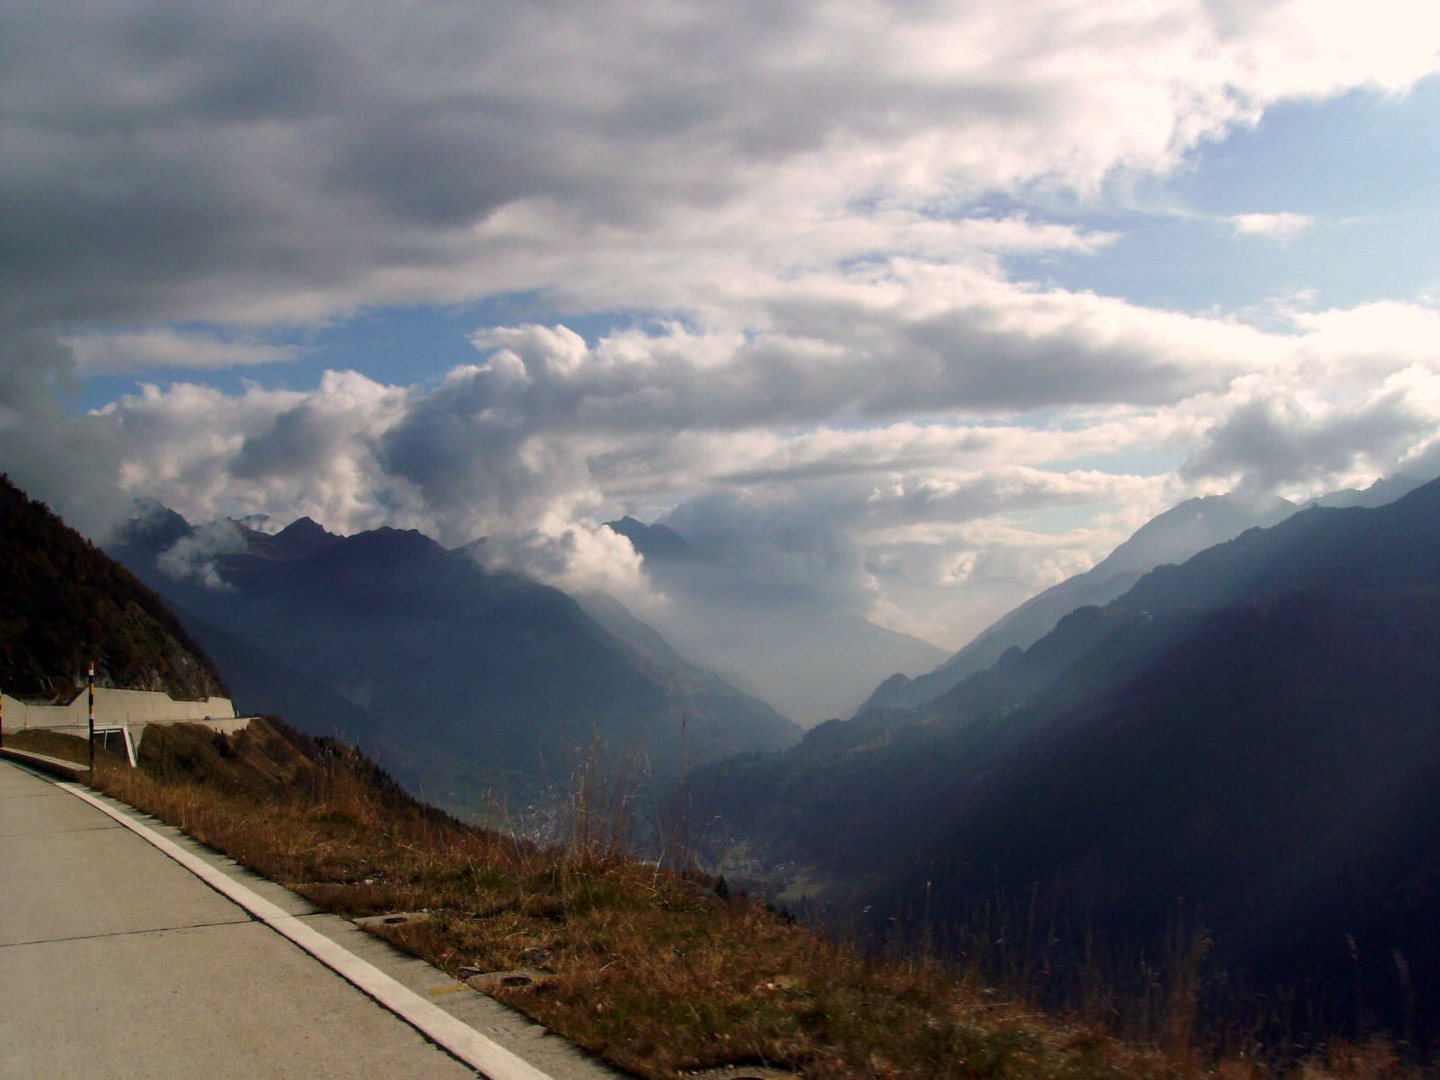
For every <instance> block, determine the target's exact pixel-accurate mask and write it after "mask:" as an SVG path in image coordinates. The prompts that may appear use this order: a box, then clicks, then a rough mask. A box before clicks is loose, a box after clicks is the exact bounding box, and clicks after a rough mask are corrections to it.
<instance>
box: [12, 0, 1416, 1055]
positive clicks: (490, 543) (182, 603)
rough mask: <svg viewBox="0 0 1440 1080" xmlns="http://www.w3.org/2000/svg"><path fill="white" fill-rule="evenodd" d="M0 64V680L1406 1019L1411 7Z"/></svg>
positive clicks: (120, 4) (483, 15)
mask: <svg viewBox="0 0 1440 1080" xmlns="http://www.w3.org/2000/svg"><path fill="white" fill-rule="evenodd" d="M0 85H3V86H4V88H5V91H4V102H3V105H0V146H3V147H4V150H5V152H4V153H3V154H0V220H3V221H4V222H5V224H6V241H5V243H4V244H0V472H3V473H4V474H5V476H6V477H7V479H6V481H5V485H6V486H5V490H4V495H5V499H6V500H7V506H8V508H9V509H8V510H7V513H9V514H10V515H11V517H12V518H13V520H14V521H15V522H17V523H21V522H23V523H24V525H23V528H22V527H20V525H18V524H17V525H16V527H15V529H14V531H13V535H9V536H6V537H0V542H3V544H4V545H6V549H7V555H6V558H7V559H8V560H9V562H7V563H6V565H7V566H8V567H9V571H8V573H9V577H8V578H7V580H6V581H5V582H3V585H4V587H5V589H6V590H7V594H8V595H11V596H12V597H13V598H14V599H15V604H14V605H12V610H11V611H9V612H4V613H0V644H3V646H4V650H5V651H4V653H3V656H0V659H3V662H4V664H5V672H6V678H7V679H13V680H15V682H14V683H13V685H12V684H11V683H9V682H7V683H6V684H5V685H4V687H3V688H4V689H5V691H6V692H7V693H9V692H11V690H12V688H13V689H15V690H16V691H17V692H23V694H24V695H26V696H27V697H29V698H33V699H35V700H37V701H38V700H39V699H45V700H47V701H49V700H58V699H60V698H62V697H64V696H65V695H67V694H72V693H74V692H76V690H77V688H78V687H79V686H80V685H81V684H80V682H78V681H77V680H79V679H80V668H81V666H82V665H84V664H86V663H88V661H89V659H98V661H99V662H100V664H101V668H102V678H104V679H106V680H109V681H110V682H113V683H114V684H116V685H120V684H133V685H134V686H136V687H144V688H147V689H157V688H173V689H176V690H178V691H179V692H182V693H186V694H190V695H192V696H203V693H202V692H203V691H205V688H207V687H208V688H210V689H214V688H215V687H217V686H220V685H223V686H225V687H226V688H227V689H228V691H229V692H230V693H232V694H233V696H234V698H235V699H236V700H237V701H238V702H239V703H240V704H241V706H242V708H244V709H246V710H253V711H257V712H264V713H273V714H276V715H279V716H281V717H284V718H285V719H287V720H288V721H289V722H291V723H293V724H294V725H296V726H297V727H298V728H300V729H303V731H304V732H308V733H309V734H310V735H324V736H336V737H340V738H342V739H345V740H348V741H351V742H354V743H357V744H359V746H360V747H361V748H362V749H363V750H364V751H365V753H366V754H369V755H373V757H374V758H375V759H376V760H377V761H378V762H379V763H380V764H381V765H382V766H383V767H384V769H385V770H387V771H388V772H389V773H391V774H392V775H393V776H394V777H395V778H396V779H397V780H398V782H399V783H400V784H402V785H403V786H404V787H405V788H406V789H407V790H408V791H409V792H410V793H412V794H413V795H415V796H417V797H420V798H423V799H424V800H425V801H428V802H431V803H434V804H436V805H438V806H440V807H442V808H443V809H445V810H447V811H449V812H452V813H454V814H456V815H458V816H460V817H462V818H465V819H468V820H480V819H482V818H483V819H485V820H487V821H495V820H498V819H502V818H504V817H505V816H506V815H511V817H510V820H511V821H512V823H516V824H517V827H519V826H520V825H521V824H523V827H524V828H529V825H530V821H529V819H524V821H523V823H522V818H524V815H525V814H527V813H530V812H532V811H533V812H535V814H537V815H538V817H539V818H543V819H546V820H548V821H549V822H550V823H551V824H553V823H554V821H555V820H556V819H557V818H556V816H557V815H558V814H559V809H558V808H559V807H561V806H562V805H563V803H564V799H565V794H564V792H565V790H566V785H567V784H569V783H571V781H572V780H573V778H574V777H575V775H576V773H577V767H578V768H579V769H580V771H581V772H583V768H584V766H583V763H584V762H585V761H586V760H587V755H588V760H590V761H592V762H593V761H594V760H595V759H596V758H598V757H601V756H603V757H605V758H606V759H607V760H608V761H609V762H611V763H612V764H614V765H615V766H616V767H617V769H618V770H619V771H620V772H622V773H627V774H628V775H629V776H631V778H633V779H634V780H635V786H636V792H637V794H636V796H635V799H634V800H633V802H630V803H625V805H626V807H627V812H628V809H635V810H636V813H637V816H638V817H640V818H642V819H643V821H644V824H643V827H642V828H641V829H640V830H639V831H640V832H641V833H643V834H644V836H643V837H642V838H641V839H640V840H637V844H639V845H648V846H646V847H645V848H644V854H645V856H646V857H652V856H653V857H655V858H660V856H659V855H658V854H657V852H658V851H659V850H660V848H661V847H662V846H663V845H662V839H663V838H662V834H666V835H668V834H669V833H671V832H673V833H674V834H675V835H677V836H678V835H680V834H681V833H683V834H685V836H686V842H685V843H684V844H680V843H679V842H678V841H675V842H674V843H672V841H671V840H670V839H664V844H669V845H671V846H670V847H667V848H666V851H667V852H668V853H669V854H667V855H666V856H665V857H667V858H668V857H670V856H671V855H673V851H672V850H671V849H672V848H677V847H683V848H685V849H686V854H685V857H686V858H689V859H693V860H695V861H696V862H697V863H698V864H702V865H701V866H700V869H701V870H702V871H703V872H708V873H714V874H717V875H718V874H724V875H725V876H726V880H727V881H729V882H732V883H734V884H735V887H736V888H737V890H738V889H745V888H748V889H752V890H754V891H755V892H756V893H757V895H758V894H759V893H761V892H764V893H765V895H767V896H768V897H773V898H774V899H775V901H776V902H777V903H780V904H784V905H789V906H790V912H791V913H794V912H799V913H800V914H801V915H802V916H804V917H806V918H814V919H816V920H822V921H823V920H827V919H828V920H831V921H832V923H833V922H843V923H844V925H845V926H846V927H847V928H849V929H853V930H856V931H858V932H860V933H862V934H864V935H870V939H871V940H879V941H883V942H884V943H886V944H894V943H899V944H901V945H903V946H904V947H907V948H908V947H911V946H915V945H916V944H917V943H923V944H925V945H926V946H927V947H930V946H936V943H942V944H943V945H944V947H945V948H948V949H949V950H950V953H951V956H952V957H953V956H955V955H958V954H959V953H962V952H963V953H965V954H966V955H967V956H973V955H974V950H973V949H971V948H970V945H973V944H974V941H971V940H970V939H967V938H966V935H967V934H969V935H972V937H974V936H975V935H979V936H984V934H983V933H981V931H979V930H976V927H977V926H984V925H985V923H984V918H999V917H1001V914H1003V912H1002V909H1003V910H1004V912H1008V911H1009V910H1010V907H1007V905H1010V906H1013V903H1014V902H1015V898H1017V897H1019V896H1029V897H1030V899H1031V901H1032V904H1033V905H1034V908H1035V910H1043V911H1044V912H1046V913H1048V917H1049V918H1050V920H1051V923H1053V926H1051V925H1049V924H1047V933H1048V931H1049V929H1054V931H1055V933H1054V942H1055V943H1056V944H1055V945H1054V948H1053V950H1052V951H1047V953H1046V955H1045V957H1044V958H1043V959H1044V963H1043V964H1042V963H1040V962H1039V961H1038V960H1037V961H1036V965H1035V970H1044V971H1046V972H1047V973H1064V972H1068V973H1069V975H1068V976H1067V975H1064V974H1056V975H1055V977H1054V979H1053V980H1052V981H1050V982H1049V983H1047V985H1046V989H1045V991H1044V993H1043V994H1040V993H1038V992H1037V996H1039V997H1044V996H1045V995H1046V994H1049V995H1052V997H1055V998H1058V997H1060V996H1063V995H1064V994H1065V993H1067V992H1068V989H1069V988H1073V987H1074V985H1075V980H1078V979H1079V977H1080V975H1079V974H1077V973H1081V974H1083V973H1086V972H1090V971H1092V970H1093V969H1094V968H1095V967H1096V965H1095V964H1092V963H1091V960H1092V959H1093V957H1090V956H1089V955H1088V954H1087V953H1086V952H1085V949H1086V947H1087V945H1086V943H1087V942H1090V941H1093V940H1097V939H1099V938H1103V939H1104V941H1105V942H1106V943H1107V948H1112V949H1113V950H1114V953H1115V955H1116V956H1120V955H1122V954H1123V955H1124V956H1126V957H1130V958H1134V957H1140V958H1142V960H1143V961H1144V962H1146V963H1148V962H1149V959H1151V958H1153V957H1154V956H1155V955H1156V953H1155V950H1156V949H1157V948H1163V947H1165V946H1164V945H1163V943H1164V941H1165V940H1166V934H1167V932H1170V931H1173V929H1174V926H1175V923H1174V920H1175V919H1176V918H1177V903H1178V900H1179V898H1181V897H1183V898H1184V908H1185V912H1186V914H1185V919H1186V925H1187V926H1189V927H1190V928H1191V929H1192V930H1194V931H1195V934H1196V935H1197V936H1196V939H1195V940H1196V942H1197V945H1196V947H1197V948H1200V946H1201V945H1203V946H1204V949H1201V950H1200V951H1205V949H1208V950H1210V953H1211V955H1212V959H1213V962H1214V963H1215V965H1216V966H1217V968H1218V969H1219V970H1222V971H1224V972H1225V973H1226V975H1225V978H1226V979H1229V980H1230V981H1229V982H1226V983H1225V985H1223V986H1220V985H1218V984H1216V985H1214V986H1212V987H1210V991H1213V993H1212V996H1211V997H1209V998H1206V999H1205V1000H1206V1001H1207V1002H1209V1003H1211V1004H1215V1003H1217V1002H1220V1003H1223V1002H1224V1001H1227V1000H1229V1001H1238V1000H1241V999H1242V998H1243V999H1244V1000H1246V1001H1253V1000H1258V999H1264V1001H1265V1002H1267V1003H1268V1004H1267V1008H1268V1007H1269V1005H1270V1004H1274V1002H1275V1001H1281V1000H1282V999H1283V1002H1286V1003H1289V1004H1287V1005H1286V1008H1290V1006H1291V1005H1293V1004H1294V1002H1295V1001H1303V1002H1304V1008H1303V1009H1302V1008H1301V1007H1300V1006H1295V1007H1294V1009H1293V1010H1292V1012H1291V1013H1290V1014H1287V1015H1289V1016H1291V1018H1292V1019H1293V1018H1294V1017H1298V1016H1299V1015H1300V1014H1301V1013H1302V1012H1304V1014H1305V1017H1306V1019H1305V1021H1304V1022H1307V1023H1308V1022H1311V1021H1312V1020H1313V1023H1314V1024H1315V1025H1316V1027H1315V1029H1314V1030H1315V1031H1322V1030H1324V1031H1338V1032H1342V1033H1344V1034H1346V1035H1359V1036H1363V1035H1365V1034H1366V1033H1368V1032H1370V1031H1379V1030H1384V1031H1388V1032H1390V1033H1391V1034H1393V1035H1395V1036H1396V1037H1397V1038H1398V1039H1400V1040H1401V1041H1402V1042H1405V1043H1406V1045H1407V1046H1411V1047H1413V1048H1415V1050H1416V1052H1417V1053H1418V1052H1419V1051H1420V1049H1423V1047H1424V1045H1426V1043H1425V1040H1427V1039H1429V1040H1433V1039H1435V1038H1440V997H1437V995H1440V965H1437V961H1436V960H1435V958H1436V957H1440V939H1437V938H1436V932H1435V929H1434V928H1435V927H1437V926H1440V885H1437V878H1436V871H1435V869H1434V868H1435V867H1436V866H1437V865H1440V861H1437V858H1436V857H1437V855H1440V852H1437V851H1436V850H1435V844H1436V841H1435V839H1434V838H1435V837H1436V836H1440V802H1437V797H1436V794H1435V793H1436V792H1440V775H1437V770H1440V765H1437V763H1440V713H1437V711H1436V710H1437V705H1436V703H1437V702H1440V686H1436V684H1435V683H1436V672H1437V671H1440V666H1437V664H1436V662H1435V658H1436V657H1437V656H1440V613H1437V611H1436V597H1437V595H1440V497H1437V490H1440V489H1437V487H1436V484H1437V480H1436V477H1437V476H1440V6H1436V5H1434V4H1430V5H1426V4H1419V3H1415V2H1413V0H1373V2H1372V3H1369V4H1365V5H1357V4H1337V3H1332V2H1329V0H1255V2H1253V3H1245V4H1231V3H1223V2H1214V0H1142V2H1140V3H1127V4H1116V3H1097V4H1079V5H1077V4H1074V3H1068V2H1062V0H1018V2H1015V3H1010V4H1007V5H1005V6H1004V7H1003V9H1002V8H1001V7H999V6H997V5H995V4H993V3H990V4H987V3H981V2H975V0H939V2H935V3H927V4H902V3H885V2H859V0H857V2H853V3H841V4H836V3H819V2H809V0H802V2H797V3H791V4H786V5H783V6H775V5H770V6H763V7H762V6H756V5H745V4H741V5H735V4H703V3H692V2H689V0H654V2H652V0H626V2H625V3H617V2H612V0H591V2H588V3H583V4H579V3H563V2H562V3H558V4H546V5H524V4H520V5H489V6H485V5H479V6H477V5H473V4H469V5H467V4H449V3H433V4H425V5H420V6H414V7H406V8H404V9H397V8H396V7H395V5H393V4H379V3H373V2H371V0H339V2H337V3H332V4H323V5H315V4H304V3H298V2H295V0H275V2H272V3H268V4H265V5H262V6H259V7H257V6H255V5H240V4H234V3H223V2H222V3H217V4H207V5H193V4H189V5H187V4H176V3H174V2H172V0H93V2H87V3H84V4H74V3H60V4H20V5H18V6H17V7H16V8H15V10H13V11H7V16H6V32H5V34H4V35H3V36H0ZM30 500H35V501H34V502H33V503H32V502H31V501H30ZM41 504H43V506H44V507H49V508H50V510H53V511H54V513H55V514H58V515H59V516H60V517H61V518H63V519H64V521H65V522H66V523H68V525H69V526H72V527H73V528H74V529H76V530H78V533H79V534H80V537H83V539H81V538H79V537H76V536H74V535H72V534H70V533H68V532H66V531H64V528H63V527H62V526H61V525H60V524H59V523H58V522H55V521H53V520H52V519H51V518H50V517H47V516H46V514H48V513H49V511H43V512H42V509H41ZM52 549H53V552H52ZM110 559H113V560H114V561H115V562H116V563H119V564H121V566H123V567H124V568H128V570H129V571H130V572H131V573H133V575H134V576H135V577H136V578H138V579H139V583H137V582H134V581H131V580H130V579H129V577H128V576H126V575H125V573H124V571H122V570H121V569H120V568H119V567H117V566H115V565H114V564H113V563H111V562H110V561H109V560H110ZM66 575H69V578H73V579H75V580H76V581H80V579H81V578H83V579H84V581H85V582H86V584H85V587H84V588H81V587H80V585H78V584H77V585H76V586H75V587H74V588H73V589H72V588H71V587H70V586H68V585H57V584H55V582H56V581H57V580H58V581H62V582H63V581H66V580H68V579H67V577H66ZM87 575H88V576H87ZM92 587H93V588H94V590H96V592H97V593H98V594H99V595H101V596H102V597H103V598H104V599H102V600H97V601H94V602H93V604H94V606H95V607H96V611H97V612H98V611H101V610H102V609H103V614H95V616H94V617H93V618H92V617H91V615H92V614H94V613H92V612H88V611H86V610H84V609H85V608H86V605H87V603H90V602H89V601H85V600H83V599H80V598H83V597H84V596H85V595H87V590H89V589H91V588H92ZM47 603H49V604H50V605H51V606H52V607H53V610H54V612H55V613H56V617H57V618H58V617H59V616H60V615H63V616H64V620H65V621H66V623H67V625H68V624H71V623H73V624H74V625H78V626H82V627H83V628H84V629H83V632H81V631H76V632H75V633H74V634H72V635H70V636H68V637H67V636H66V635H62V634H60V633H59V632H58V631H55V630H53V629H51V628H49V627H48V624H47V622H46V618H47V616H46V615H45V609H46V604H47ZM77 609H78V612H77ZM86 653H94V654H96V656H94V657H87V656H86V655H84V654H86ZM206 655H208V659H204V657H205V656H206ZM212 661H213V665H212ZM547 815H549V817H548V818H546V816H547ZM682 826H683V828H682ZM537 828H538V826H537ZM522 831H523V829H522ZM537 835H538V833H537ZM728 887H729V886H728V885H727V888H728ZM716 895H718V894H716ZM1002 896H1003V897H1004V898H1005V899H1004V900H1003V901H1002V899H1001V897H1002ZM977 912H979V913H981V914H982V915H983V916H984V918H979V919H977ZM997 913H998V914H997ZM1004 917H1005V918H1009V915H1008V914H1004ZM1192 920H1193V921H1192ZM1033 923H1034V919H1033V918H1032V924H1033ZM1033 928H1034V926H1033V925H1032V929H1033ZM1092 934H1093V935H1095V937H1094V938H1092V937H1087V935H1092ZM1041 937H1042V938H1043V939H1044V940H1045V941H1050V940H1051V938H1050V937H1048V936H1046V935H1045V934H1042V935H1041ZM989 938H990V941H991V942H992V944H993V942H995V941H996V940H1002V939H1006V938H1005V935H1002V934H999V933H994V934H990V935H989ZM976 940H978V938H976ZM1006 940H1013V938H1010V939H1006ZM967 941H969V944H967ZM1062 942H1063V944H1062ZM1157 943H1160V944H1157ZM1171 944H1173V938H1172V941H1171ZM936 947H939V946H936ZM1047 949H1048V947H1047ZM1009 959H1013V957H1011V958H1009ZM1052 961H1053V964H1054V967H1053V968H1052V967H1051V966H1050V965H1051V963H1052ZM1027 963H1028V961H1027ZM1147 970H1148V969H1147ZM1047 977H1048V976H1047ZM1066 978H1071V980H1072V981H1071V983H1069V984H1067V983H1066ZM1347 980H1348V981H1347ZM1282 985H1283V986H1284V987H1287V988H1291V989H1286V990H1285V991H1284V993H1283V994H1282V993H1281V992H1279V991H1277V990H1276V989H1275V988H1276V987H1277V986H1282ZM1301 988H1308V989H1301ZM1292 989H1293V994H1297V995H1301V996H1300V997H1295V996H1293V995H1292V996H1291V997H1285V996H1284V994H1291V993H1292ZM1207 992H1209V991H1207ZM1197 993H1198V992H1197ZM1227 995H1228V997H1227ZM1246 995H1249V996H1248V997H1247V996H1246ZM1197 1000H1198V998H1197ZM1051 1003H1053V1001H1052V1002H1051ZM1205 1007H1206V1008H1208V1007H1209V1005H1206V1006H1205ZM1277 1008H1278V1007H1277ZM1306 1010H1308V1011H1306ZM1282 1011H1283V1010H1282ZM1273 1012H1274V1010H1272V1014H1273ZM1273 1018H1274V1017H1273V1015H1272V1016H1271V1019H1273ZM1268 1022H1269V1021H1268V1020H1267V1023H1268ZM1287 1022H1288V1021H1287ZM1277 1023H1278V1021H1277ZM1295 1023H1296V1024H1299V1023H1301V1021H1300V1020H1295ZM1311 1034H1314V1032H1313V1031H1312V1032H1311ZM757 1060H758V1059H757Z"/></svg>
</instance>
